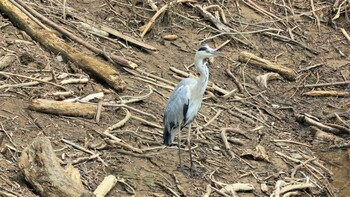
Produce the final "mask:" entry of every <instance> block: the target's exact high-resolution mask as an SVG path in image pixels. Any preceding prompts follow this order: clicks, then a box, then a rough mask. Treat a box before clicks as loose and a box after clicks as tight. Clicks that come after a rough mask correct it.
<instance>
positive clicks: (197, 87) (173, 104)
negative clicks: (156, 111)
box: [163, 45, 220, 172]
mask: <svg viewBox="0 0 350 197" xmlns="http://www.w3.org/2000/svg"><path fill="white" fill-rule="evenodd" d="M218 53H220V52H218V51H216V50H214V49H212V48H210V47H209V46H208V45H204V46H202V47H200V48H199V49H198V51H197V52H196V55H195V57H194V63H195V68H196V70H197V72H198V73H199V75H200V76H199V78H198V79H197V80H196V79H193V78H186V79H183V80H182V81H181V82H180V83H179V84H178V85H177V86H176V87H175V89H174V91H173V92H172V94H171V96H170V97H169V101H168V103H167V105H166V108H165V111H164V118H163V124H164V133H163V138H164V144H165V145H167V146H170V145H171V144H172V143H173V141H174V138H175V135H176V134H177V133H179V132H180V131H181V130H182V129H183V128H184V127H186V125H189V133H188V136H190V132H191V123H192V121H193V120H194V119H195V117H196V115H197V113H198V112H199V110H200V108H201V104H202V99H203V95H204V92H205V89H206V87H207V85H208V79H209V70H208V67H207V63H206V62H205V59H206V58H209V57H212V56H213V55H215V54H218ZM180 143H181V139H180V134H179V136H178V149H179V151H178V153H179V163H180V170H183V167H182V161H181V151H180ZM188 146H189V150H190V162H191V172H193V170H194V168H193V161H192V150H191V143H190V141H189V137H188Z"/></svg>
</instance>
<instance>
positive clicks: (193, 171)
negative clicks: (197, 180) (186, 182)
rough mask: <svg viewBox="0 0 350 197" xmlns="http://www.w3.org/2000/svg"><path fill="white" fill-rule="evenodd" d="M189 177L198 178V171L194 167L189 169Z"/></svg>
mask: <svg viewBox="0 0 350 197" xmlns="http://www.w3.org/2000/svg"><path fill="white" fill-rule="evenodd" d="M190 173H191V174H190V175H191V176H199V175H200V170H199V169H197V168H196V167H194V166H192V167H190Z"/></svg>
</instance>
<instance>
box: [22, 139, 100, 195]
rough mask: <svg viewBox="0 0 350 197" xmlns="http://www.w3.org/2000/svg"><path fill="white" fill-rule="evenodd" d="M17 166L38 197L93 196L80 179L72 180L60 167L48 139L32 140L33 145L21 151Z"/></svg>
mask: <svg viewBox="0 0 350 197" xmlns="http://www.w3.org/2000/svg"><path fill="white" fill-rule="evenodd" d="M18 165H19V168H20V169H21V170H22V172H23V174H24V176H25V178H26V180H27V181H28V182H29V183H30V184H31V185H32V186H33V188H34V190H35V191H36V192H37V193H38V194H39V195H40V196H50V197H60V196H67V197H76V196H84V197H90V196H91V197H92V196H94V195H93V194H92V193H91V192H90V191H88V190H86V189H85V188H84V187H83V184H82V183H81V180H80V178H79V181H77V180H74V179H73V178H72V176H71V175H70V174H69V172H67V171H65V170H64V169H63V168H62V167H61V166H60V163H59V160H58V158H57V157H56V155H55V152H54V150H53V148H52V146H51V143H50V140H49V139H48V138H44V137H39V138H36V139H34V141H33V143H32V144H30V145H29V146H28V147H26V148H25V149H24V150H23V151H22V155H21V157H20V159H19V163H18ZM78 172H79V171H78ZM77 182H80V184H79V183H77Z"/></svg>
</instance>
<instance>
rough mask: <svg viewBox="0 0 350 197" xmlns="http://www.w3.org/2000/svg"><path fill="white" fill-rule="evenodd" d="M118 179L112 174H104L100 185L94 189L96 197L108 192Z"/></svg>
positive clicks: (103, 196) (103, 195)
mask: <svg viewBox="0 0 350 197" xmlns="http://www.w3.org/2000/svg"><path fill="white" fill-rule="evenodd" d="M117 182H118V180H117V178H116V177H115V176H114V175H109V176H106V177H105V178H104V179H103V181H102V182H101V183H100V185H99V186H98V187H97V188H96V189H95V191H94V194H95V195H96V197H105V196H106V195H107V194H108V192H109V191H110V190H111V189H112V188H113V187H114V186H115V184H117Z"/></svg>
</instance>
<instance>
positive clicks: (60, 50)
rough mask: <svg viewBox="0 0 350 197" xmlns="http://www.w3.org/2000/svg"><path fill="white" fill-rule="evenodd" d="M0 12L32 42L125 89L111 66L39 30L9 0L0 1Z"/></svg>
mask: <svg viewBox="0 0 350 197" xmlns="http://www.w3.org/2000/svg"><path fill="white" fill-rule="evenodd" d="M0 12H2V13H4V14H5V15H6V16H7V17H8V18H9V19H10V20H11V22H12V23H13V24H14V25H15V26H17V27H18V28H20V29H22V30H23V31H25V32H26V33H27V34H28V35H29V36H30V37H31V38H32V39H33V40H35V41H37V42H39V43H40V44H42V45H43V46H44V47H45V48H47V49H49V50H50V51H52V52H54V53H55V54H60V55H62V56H63V57H64V58H65V59H67V60H70V61H72V62H74V63H75V64H77V65H78V66H79V67H80V68H82V69H83V70H84V71H86V72H88V73H89V74H91V75H92V76H93V77H95V78H98V79H100V80H102V81H104V82H106V83H107V84H108V85H110V86H111V87H112V88H114V89H115V90H117V91H122V90H124V89H125V86H126V83H125V82H124V81H123V80H122V79H121V77H120V76H119V74H118V72H117V71H116V70H115V69H114V68H113V67H112V66H110V65H108V64H105V63H104V62H103V61H101V60H99V59H96V58H95V57H92V56H89V55H86V54H84V53H82V52H80V51H79V50H78V49H75V48H74V47H72V46H70V45H68V44H66V43H65V42H63V41H62V39H60V38H59V37H58V36H57V35H56V34H54V33H53V32H52V31H48V30H45V29H43V28H41V27H40V26H39V25H38V24H36V23H35V22H34V21H32V20H31V19H30V18H29V17H28V16H27V15H25V14H24V13H23V12H22V11H20V10H19V9H18V8H17V7H16V6H14V5H13V4H12V3H10V1H9V0H0Z"/></svg>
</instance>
